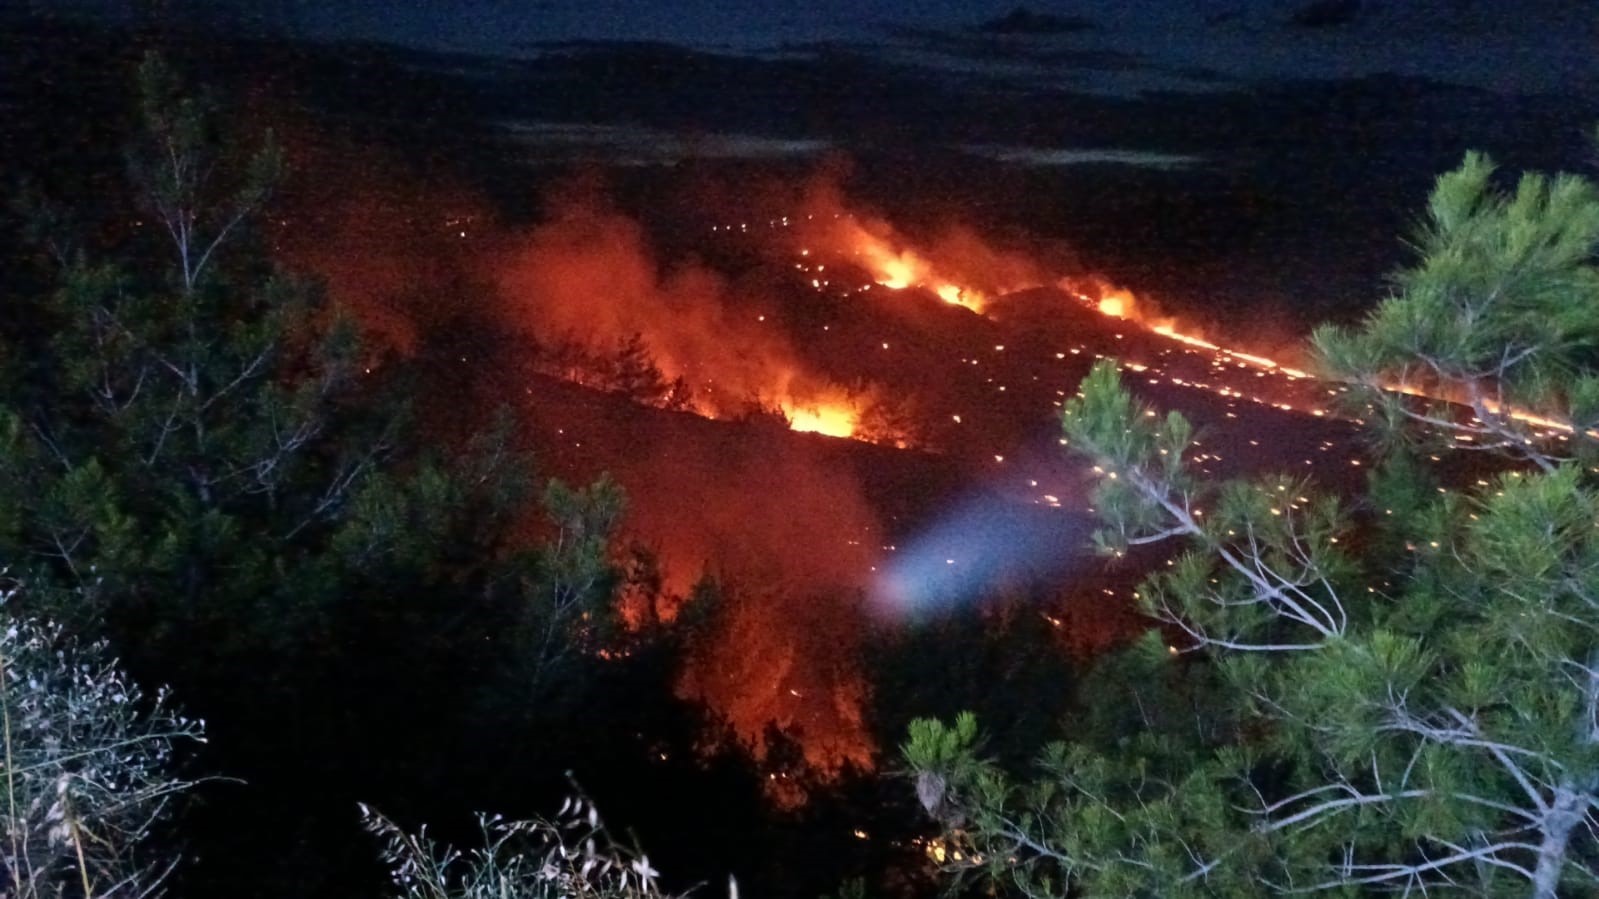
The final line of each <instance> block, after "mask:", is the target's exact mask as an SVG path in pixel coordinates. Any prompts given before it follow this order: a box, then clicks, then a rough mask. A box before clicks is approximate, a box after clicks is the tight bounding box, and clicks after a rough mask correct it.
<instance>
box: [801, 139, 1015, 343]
mask: <svg viewBox="0 0 1599 899" xmlns="http://www.w3.org/2000/svg"><path fill="white" fill-rule="evenodd" d="M799 208H800V214H798V215H796V216H795V217H794V221H795V224H796V227H795V229H794V236H795V238H796V239H797V241H798V243H799V245H800V247H801V249H802V250H804V251H806V252H807V253H808V252H810V251H813V250H814V251H815V252H816V253H817V254H818V255H819V257H821V258H825V259H830V260H834V261H836V262H841V263H844V264H848V265H853V266H856V267H859V268H861V269H863V270H864V271H865V272H866V273H867V274H868V275H869V276H870V277H871V278H872V279H873V280H874V281H876V282H877V283H878V284H881V285H883V286H885V287H888V288H890V289H893V290H900V289H904V288H908V287H916V288H921V289H923V290H927V291H930V292H931V293H933V294H935V295H937V296H938V297H939V298H940V299H942V300H944V301H945V302H948V303H953V304H955V305H959V306H965V307H966V308H968V309H971V310H972V311H974V312H981V311H983V308H984V307H985V306H986V305H987V303H988V300H989V299H990V298H992V297H994V296H998V295H1000V294H1003V293H1010V292H1013V291H1017V290H1024V289H1027V288H1029V287H1036V286H1039V285H1040V284H1043V283H1045V281H1046V279H1045V276H1044V272H1043V269H1042V268H1041V267H1040V266H1039V264H1038V263H1037V262H1036V261H1035V260H1034V259H1033V258H1031V257H1029V256H1028V255H1026V254H1024V253H1021V252H1014V251H1007V250H1002V249H999V248H996V247H995V246H993V245H992V244H990V243H989V242H987V241H985V240H983V239H982V238H981V237H979V236H978V235H977V233H976V232H975V231H972V230H971V229H970V228H968V227H966V226H964V225H962V224H960V223H959V222H945V223H940V225H939V226H938V228H937V230H936V231H935V232H934V233H933V234H932V236H931V237H930V238H928V239H926V240H921V241H918V240H915V239H913V238H912V237H910V236H908V235H906V234H904V233H902V232H901V231H900V230H899V229H897V228H895V227H894V226H893V225H892V224H890V223H889V222H888V221H887V220H886V219H884V218H882V217H880V216H877V215H874V214H872V213H869V212H866V211H864V210H860V209H857V208H854V207H852V206H851V204H849V203H848V202H847V201H846V199H845V196H844V192H843V190H842V188H841V187H840V185H839V183H838V181H837V175H836V174H835V173H833V172H831V171H824V172H822V173H820V174H819V175H817V176H816V177H815V178H813V179H812V180H811V181H810V183H809V185H808V187H807V189H806V191H805V195H804V197H803V199H802V200H801V201H800V204H799Z"/></svg>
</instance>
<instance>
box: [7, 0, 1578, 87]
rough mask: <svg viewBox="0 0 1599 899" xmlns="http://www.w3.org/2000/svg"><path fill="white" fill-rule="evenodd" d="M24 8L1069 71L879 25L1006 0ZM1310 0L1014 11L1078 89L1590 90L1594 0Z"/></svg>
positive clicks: (1012, 73) (1211, 0)
mask: <svg viewBox="0 0 1599 899" xmlns="http://www.w3.org/2000/svg"><path fill="white" fill-rule="evenodd" d="M24 2H32V3H33V5H34V6H35V7H41V6H44V5H48V6H50V7H51V8H53V9H55V10H67V9H75V10H82V11H93V12H94V13H95V14H98V15H110V16H113V17H125V16H127V15H130V14H131V13H130V12H129V11H130V10H132V9H135V8H138V7H141V6H146V7H147V6H151V5H156V6H164V7H166V8H167V9H168V10H170V11H172V12H171V14H173V15H182V16H185V17H194V18H209V19H212V20H215V21H223V20H227V21H230V22H238V21H241V20H242V21H247V22H250V23H252V27H262V26H267V27H274V28H283V27H287V28H291V29H292V30H294V31H295V32H296V33H298V34H301V35H304V36H308V37H314V38H321V39H343V38H360V39H371V40H379V41H384V42H393V43H400V44H406V45H411V46H421V47H428V48H433V49H450V50H460V51H467V52H473V53H491V54H511V55H518V54H525V53H528V52H530V51H529V45H530V44H536V43H537V42H540V41H551V40H566V39H594V40H652V41H665V42H671V43H678V44H683V45H688V46H695V47H702V48H715V49H721V50H730V51H736V52H750V51H761V50H769V49H771V48H775V47H779V46H781V45H784V44H796V43H806V42H813V41H833V42H846V43H849V44H851V45H853V46H855V47H857V48H862V47H865V48H869V49H876V50H879V51H881V52H883V53H885V54H895V55H897V56H900V57H903V58H904V59H905V61H906V62H907V64H910V65H917V66H928V67H933V68H938V67H946V68H955V69H959V70H960V71H963V72H967V73H971V74H985V73H988V74H1000V75H1004V76H1008V77H1018V76H1019V77H1037V78H1051V77H1053V78H1060V77H1062V76H1063V75H1064V74H1069V75H1071V76H1073V77H1077V76H1080V75H1081V74H1082V73H1081V72H1079V71H1075V70H1072V69H1071V67H1070V66H1069V65H1066V66H1062V65H1061V64H1060V63H1058V62H1057V63H1055V64H1053V65H1051V66H1048V67H1039V66H1036V65H1029V64H1027V63H1025V62H1022V63H1018V62H1017V60H1015V59H1013V58H1007V59H1005V60H992V61H988V62H987V63H986V64H985V61H983V60H973V59H971V58H969V57H968V58H962V59H960V60H951V59H948V58H943V57H942V55H941V54H939V53H938V52H936V51H935V49H934V47H933V46H932V44H931V42H929V41H928V40H926V38H925V37H918V36H914V35H909V34H906V33H905V32H904V31H903V30H895V28H894V26H911V27H914V28H935V29H956V28H959V27H961V26H963V25H967V24H970V23H974V22H978V21H981V20H983V19H985V18H990V17H993V16H997V15H1001V14H1003V13H1004V12H1006V11H1008V10H1009V9H1012V8H1014V7H1015V6H1016V5H1017V4H1018V2H1019V0H975V2H974V0H805V2H777V0H768V2H732V0H24ZM1307 2H1310V0H1289V2H1284V0H1034V2H1031V3H1029V4H1027V5H1028V7H1029V8H1030V9H1034V10H1038V11H1041V12H1048V13H1054V14H1058V15H1071V16H1082V17H1084V18H1087V19H1089V20H1091V21H1093V22H1094V23H1095V24H1096V25H1098V26H1100V27H1098V28H1095V29H1092V30H1089V31H1085V32H1082V33H1079V34H1075V35H1070V36H1065V37H1061V38H1056V39H1054V40H1056V41H1058V42H1059V45H1060V46H1062V47H1065V48H1068V49H1071V50H1087V51H1101V50H1112V51H1116V52H1118V53H1124V54H1131V56H1132V59H1133V61H1134V62H1135V64H1134V65H1132V66H1130V67H1128V68H1126V69H1124V70H1123V71H1122V73H1121V74H1119V75H1118V74H1114V73H1106V72H1103V71H1098V70H1096V72H1095V73H1094V79H1095V80H1094V81H1093V83H1092V84H1091V85H1090V87H1091V89H1097V90H1106V91H1113V92H1129V91H1137V90H1142V89H1148V88H1176V89H1184V88H1193V89H1200V88H1201V87H1202V86H1201V85H1200V84H1199V83H1197V82H1191V80H1188V79H1185V78H1184V77H1183V76H1182V75H1181V73H1182V72H1184V71H1187V70H1192V69H1195V68H1202V69H1207V70H1212V71H1214V72H1216V73H1219V74H1221V75H1223V76H1225V77H1229V78H1236V79H1242V80H1251V79H1256V78H1276V77H1312V78H1324V77H1339V76H1345V75H1363V74H1371V73H1386V72H1392V73H1398V74H1404V75H1418V76H1425V77H1432V78H1437V79H1440V80H1445V81H1451V82H1457V83H1465V84H1472V85H1476V86H1482V87H1488V88H1491V89H1496V90H1501V91H1505V92H1508V93H1519V92H1551V93H1570V92H1579V93H1590V92H1594V91H1596V90H1599V74H1596V69H1599V62H1596V60H1599V52H1596V49H1595V48H1596V47H1599V4H1594V3H1591V2H1589V3H1584V2H1577V0H1515V2H1501V0H1388V2H1382V3H1378V2H1374V0H1367V2H1366V3H1365V4H1364V6H1365V9H1366V12H1365V14H1364V15H1363V16H1362V17H1361V18H1360V19H1359V20H1357V21H1356V23H1355V24H1354V25H1352V26H1349V27H1345V28H1335V29H1296V28H1289V27H1286V26H1285V24H1284V23H1285V21H1286V20H1287V19H1288V18H1289V17H1290V16H1291V15H1292V13H1293V11H1294V10H1295V9H1298V8H1300V7H1302V6H1304V5H1305V3H1307Z"/></svg>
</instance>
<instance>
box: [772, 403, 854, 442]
mask: <svg viewBox="0 0 1599 899" xmlns="http://www.w3.org/2000/svg"><path fill="white" fill-rule="evenodd" d="M783 414H784V415H786V416H788V426H789V427H790V428H791V429H793V430H795V431H802V432H805V433H812V434H825V435H827V436H828V437H853V436H855V431H856V429H857V428H858V427H859V426H860V418H861V415H860V411H859V410H857V409H856V408H854V407H853V406H851V405H850V404H848V403H845V402H825V403H815V404H810V405H790V404H786V405H784V406H783Z"/></svg>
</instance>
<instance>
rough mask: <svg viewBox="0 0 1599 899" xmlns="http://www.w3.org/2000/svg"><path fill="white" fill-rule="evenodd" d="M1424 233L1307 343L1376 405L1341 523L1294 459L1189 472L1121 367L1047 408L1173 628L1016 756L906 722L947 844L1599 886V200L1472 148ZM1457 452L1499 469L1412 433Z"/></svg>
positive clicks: (1044, 870) (1199, 865) (1324, 881)
mask: <svg viewBox="0 0 1599 899" xmlns="http://www.w3.org/2000/svg"><path fill="white" fill-rule="evenodd" d="M1419 249H1420V251H1421V254H1422V259H1421V261H1420V262H1419V263H1418V264H1417V265H1416V266H1415V267H1413V268H1411V269H1409V270H1407V271H1405V272H1403V273H1401V275H1400V276H1399V278H1398V279H1397V282H1396V283H1397V287H1398V291H1397V293H1396V294H1395V295H1394V296H1393V297H1391V298H1389V299H1388V300H1386V301H1385V302H1384V303H1383V304H1381V305H1380V306H1379V307H1378V308H1377V310H1376V311H1375V312H1373V313H1372V315H1371V316H1370V317H1369V318H1368V319H1367V321H1366V322H1365V323H1364V324H1363V325H1362V326H1361V327H1360V328H1359V329H1356V330H1339V329H1331V328H1326V329H1322V330H1319V331H1318V332H1317V333H1316V335H1315V338H1314V345H1315V349H1316V351H1317V353H1318V354H1319V355H1320V358H1321V367H1322V368H1323V370H1325V371H1328V372H1332V373H1335V374H1337V375H1338V376H1340V377H1342V378H1345V379H1347V380H1349V381H1351V382H1352V383H1355V384H1357V385H1362V386H1363V387H1364V388H1365V393H1364V394H1363V395H1362V400H1363V401H1365V402H1370V403H1374V404H1377V405H1378V406H1379V407H1380V408H1379V412H1380V414H1379V415H1377V416H1375V422H1376V425H1377V428H1378V431H1379V433H1378V434H1377V435H1376V437H1377V443H1378V449H1379V452H1380V453H1381V455H1382V459H1381V464H1379V466H1378V467H1377V469H1376V472H1375V473H1374V475H1373V476H1372V479H1371V483H1370V489H1369V491H1368V492H1367V493H1366V495H1365V496H1363V497H1362V498H1361V501H1360V502H1359V503H1357V504H1356V505H1355V508H1356V509H1357V511H1358V512H1359V515H1358V516H1357V517H1352V516H1351V515H1350V514H1349V513H1347V512H1346V511H1344V509H1343V508H1342V507H1341V504H1340V503H1338V502H1337V501H1335V500H1334V499H1333V498H1331V497H1328V496H1324V495H1322V494H1320V493H1319V492H1318V491H1317V489H1316V487H1315V485H1313V484H1309V483H1306V482H1303V481H1298V480H1293V479H1287V478H1280V477H1277V478H1273V477H1267V478H1259V479H1254V480H1247V481H1233V482H1226V483H1210V482H1206V481H1205V480H1203V479H1201V478H1199V477H1197V476H1195V475H1194V474H1193V473H1192V471H1190V470H1189V468H1188V467H1187V465H1186V464H1185V462H1184V460H1183V453H1184V450H1185V449H1186V448H1187V447H1188V446H1190V445H1192V434H1191V431H1190V428H1189V427H1188V425H1187V424H1186V422H1184V421H1183V420H1182V419H1181V417H1180V416H1177V415H1175V414H1173V415H1170V416H1166V417H1164V418H1162V417H1161V416H1159V415H1157V414H1155V413H1154V411H1153V410H1151V409H1148V408H1146V407H1145V406H1143V405H1142V404H1140V403H1139V402H1138V401H1137V400H1136V399H1134V397H1133V396H1132V394H1131V393H1130V392H1129V391H1128V390H1127V389H1125V388H1124V387H1123V386H1122V385H1121V383H1120V381H1119V379H1118V376H1117V373H1116V372H1117V369H1116V366H1115V364H1114V363H1112V362H1109V361H1106V362H1102V363H1100V364H1099V365H1096V367H1095V368H1094V370H1093V371H1092V372H1091V374H1090V375H1089V377H1088V379H1087V380H1085V382H1084V383H1083V386H1082V390H1081V393H1080V395H1079V396H1078V398H1076V399H1074V400H1072V401H1071V402H1069V403H1067V405H1066V408H1065V412H1064V428H1065V433H1066V435H1067V437H1068V439H1069V442H1070V445H1071V446H1072V448H1073V449H1075V450H1076V451H1078V452H1080V453H1084V454H1086V455H1088V456H1089V457H1091V458H1092V459H1093V461H1094V462H1095V463H1096V464H1097V466H1098V469H1097V470H1098V471H1099V472H1100V473H1101V474H1102V481H1101V485H1100V488H1099V495H1098V499H1097V503H1096V505H1097V506H1098V507H1099V508H1100V509H1101V510H1102V518H1103V519H1104V528H1103V529H1102V531H1101V532H1100V535H1099V540H1100V542H1101V544H1102V545H1103V546H1104V547H1105V548H1106V549H1107V550H1109V551H1112V552H1119V551H1121V550H1122V549H1124V548H1125V547H1127V546H1129V545H1137V544H1141V543H1152V542H1157V541H1168V540H1179V541H1182V542H1183V543H1184V549H1185V551H1184V552H1183V553H1182V554H1181V555H1179V556H1178V557H1177V558H1176V559H1175V560H1174V561H1173V563H1172V564H1171V565H1170V566H1169V567H1167V568H1166V569H1164V570H1162V571H1159V572H1157V573H1156V574H1154V575H1153V576H1151V577H1150V578H1149V579H1148V580H1147V581H1146V582H1145V583H1144V584H1143V585H1142V586H1141V587H1140V588H1139V591H1138V593H1139V597H1140V602H1141V603H1142V605H1143V608H1144V609H1145V611H1146V612H1148V613H1149V614H1150V615H1151V616H1153V617H1154V618H1155V619H1157V620H1158V621H1159V622H1160V624H1161V625H1162V627H1163V628H1164V630H1165V633H1166V634H1167V635H1170V636H1166V637H1163V636H1162V635H1161V634H1159V633H1151V634H1150V636H1149V638H1148V639H1146V640H1145V641H1143V642H1142V643H1141V644H1140V645H1139V646H1138V647H1135V648H1134V649H1132V650H1129V651H1128V652H1127V653H1126V654H1124V656H1123V657H1122V660H1120V661H1118V662H1117V663H1116V664H1115V665H1114V666H1112V667H1111V668H1110V669H1108V670H1110V671H1112V672H1115V674H1116V675H1117V676H1119V677H1126V678H1129V679H1132V680H1133V681H1135V682H1137V683H1138V684H1139V686H1138V687H1136V688H1133V693H1134V696H1133V698H1132V703H1131V705H1132V707H1134V708H1136V710H1137V711H1136V713H1133V712H1131V711H1128V704H1126V703H1122V704H1116V702H1117V696H1118V691H1117V690H1116V689H1112V690H1109V691H1107V693H1108V698H1107V699H1106V700H1105V701H1106V702H1108V703H1112V704H1113V707H1112V709H1111V710H1110V711H1106V712H1101V713H1098V714H1094V715H1090V716H1089V718H1088V720H1087V721H1085V722H1084V723H1085V725H1086V726H1085V728H1084V729H1083V732H1082V733H1081V734H1080V735H1079V737H1078V738H1077V739H1075V740H1074V741H1073V742H1072V743H1071V744H1063V745H1058V746H1055V747H1052V748H1050V749H1049V750H1047V751H1046V752H1045V753H1044V754H1043V755H1042V757H1041V758H1040V760H1039V762H1038V766H1037V768H1036V772H1035V773H1033V774H1032V775H1030V776H1029V777H1026V778H1012V777H1010V776H1008V775H1006V774H1005V773H1003V772H1002V771H1000V769H999V768H997V767H996V766H995V765H994V764H993V763H992V762H990V761H988V760H987V759H986V757H985V756H984V754H983V753H981V752H980V749H979V743H980V739H981V738H980V735H979V734H978V732H977V730H976V728H975V722H974V721H972V720H971V719H970V718H961V719H959V720H957V722H956V724H955V725H954V726H953V727H950V726H946V725H940V724H938V723H937V722H927V721H922V722H918V723H917V724H916V725H914V726H913V729H912V732H911V739H910V741H909V742H908V743H907V744H906V746H905V747H904V749H903V752H904V755H905V758H906V760H907V761H908V762H909V763H910V765H911V768H912V770H913V771H914V772H915V773H916V775H917V783H918V789H919V793H920V795H921V796H922V798H923V802H924V805H926V806H927V808H928V809H929V810H930V811H931V812H932V813H933V814H934V815H935V817H937V818H938V819H939V820H940V821H941V822H942V823H943V825H944V828H945V834H944V839H945V840H946V841H947V842H948V845H949V846H950V847H951V848H950V849H949V851H948V853H947V859H954V860H956V862H957V864H956V865H955V867H958V868H961V869H964V870H966V871H967V872H970V871H972V870H977V869H980V870H982V871H983V872H984V873H985V874H986V875H987V876H989V877H991V878H995V879H997V880H999V881H1002V882H1004V883H1006V884H1009V885H1010V886H1011V887H1013V888H1015V889H1017V890H1018V891H1019V892H1021V893H1022V894H1024V895H1028V896H1045V895H1055V896H1058V895H1062V894H1063V893H1065V892H1066V891H1067V890H1068V889H1069V890H1070V891H1071V892H1073V893H1074V894H1081V895H1087V896H1190V895H1192V896H1257V895H1261V894H1262V893H1296V892H1333V893H1337V894H1340V895H1365V894H1367V893H1368V892H1370V893H1376V892H1392V891H1406V892H1409V891H1427V892H1429V893H1430V892H1452V893H1463V894H1471V895H1487V896H1500V895H1527V894H1529V893H1530V894H1531V895H1534V896H1537V897H1540V899H1553V897H1555V896H1557V895H1578V894H1586V893H1585V892H1584V891H1589V892H1591V891H1592V889H1593V888H1594V887H1595V885H1596V883H1599V864H1596V863H1595V861H1594V860H1595V858H1599V842H1596V841H1595V836H1594V834H1595V832H1596V831H1599V821H1596V819H1595V817H1594V809H1596V808H1599V640H1596V638H1595V634H1596V633H1599V527H1596V524H1595V523H1596V522H1599V490H1596V481H1595V478H1594V477H1593V469H1592V468H1589V467H1587V465H1586V463H1587V462H1588V461H1589V458H1588V453H1589V451H1590V450H1591V445H1592V444H1593V443H1594V442H1596V440H1599V434H1595V433H1592V432H1591V429H1592V427H1593V424H1594V423H1595V419H1594V418H1593V417H1592V415H1593V410H1594V409H1596V408H1599V405H1596V403H1595V397H1596V396H1599V391H1596V389H1595V383H1596V379H1599V364H1596V363H1599V357H1596V356H1595V355H1594V349H1595V339H1596V337H1599V272H1596V270H1595V268H1594V267H1593V262H1594V259H1595V251H1596V250H1599V192H1596V191H1595V189H1594V187H1593V186H1592V185H1591V184H1589V183H1588V182H1586V181H1584V180H1583V179H1580V178H1575V177H1571V176H1558V177H1554V178H1545V177H1542V176H1535V175H1529V176H1525V177H1523V178H1522V179H1521V181H1520V182H1519V185H1518V187H1517V189H1516V190H1514V191H1512V192H1508V193H1506V192H1502V191H1499V190H1497V189H1496V188H1495V187H1494V179H1493V170H1492V167H1491V166H1490V165H1489V164H1488V162H1487V161H1486V160H1485V159H1484V158H1482V157H1479V156H1475V155H1473V156H1470V157H1468V158H1467V160H1466V163H1465V165H1464V166H1462V168H1461V169H1460V170H1458V171H1456V172H1454V173H1451V174H1449V175H1446V176H1444V177H1443V178H1441V179H1440V180H1439V183H1438V187H1437V189H1436V190H1435V192H1434V195H1433V198H1432V202H1431V204H1430V206H1429V217H1428V225H1427V228H1426V229H1425V230H1424V232H1423V234H1422V236H1421V238H1420V240H1419ZM1382 387H1397V388H1401V389H1403V390H1406V391H1412V392H1420V393H1424V394H1427V395H1428V396H1429V397H1431V398H1419V397H1416V396H1407V395H1402V394H1398V393H1387V392H1383V391H1382V390H1380V389H1379V388H1382ZM1448 401H1458V402H1463V403H1464V404H1465V405H1466V409H1465V411H1464V412H1462V410H1461V408H1460V407H1458V406H1452V405H1450V403H1449V402H1448ZM1529 412H1530V413H1535V414H1536V415H1538V416H1542V418H1543V419H1544V420H1541V421H1535V420H1533V419H1531V418H1529V417H1528V415H1527V413H1529ZM1449 447H1457V448H1461V449H1462V450H1465V449H1478V450H1492V451H1494V452H1495V454H1496V456H1497V457H1500V458H1502V459H1504V460H1508V463H1509V464H1506V463H1505V462H1501V463H1500V468H1501V470H1500V473H1499V474H1497V475H1493V476H1491V477H1487V478H1483V479H1482V480H1480V481H1479V482H1478V483H1479V487H1478V489H1475V490H1472V491H1462V490H1458V489H1445V490H1442V491H1440V490H1439V489H1438V488H1437V485H1435V484H1434V483H1432V481H1431V479H1430V478H1429V477H1428V476H1426V475H1425V474H1424V473H1422V472H1421V471H1420V468H1419V466H1417V464H1416V463H1415V461H1414V459H1415V455H1414V453H1415V452H1416V451H1417V450H1425V451H1427V452H1434V453H1436V452H1443V451H1446V448H1449ZM1524 462H1530V463H1532V465H1533V466H1536V470H1534V471H1531V472H1529V471H1527V470H1524V469H1525V468H1526V466H1525V465H1522V466H1519V467H1518V466H1517V465H1516V463H1524ZM1445 486H1446V487H1447V485H1445ZM1356 547H1358V549H1355V548H1356ZM1168 639H1171V640H1174V642H1173V643H1172V644H1171V645H1166V644H1167V640H1168ZM1173 666H1182V667H1181V670H1182V675H1181V676H1182V678H1183V680H1184V683H1183V685H1182V687H1181V688H1174V687H1171V686H1170V684H1171V682H1172V680H1173V677H1172V676H1171V675H1169V674H1168V675H1166V676H1162V675H1161V674H1159V673H1158V671H1159V670H1160V667H1165V668H1166V669H1167V670H1168V671H1172V670H1173ZM1095 683H1097V684H1099V685H1100V688H1101V689H1103V688H1104V685H1105V683H1106V682H1105V681H1103V680H1101V681H1097V682H1095ZM1091 688H1092V686H1091V685H1090V686H1087V687H1085V689H1091ZM1121 689H1122V690H1126V689H1129V688H1127V687H1123V688H1121ZM929 800H932V801H929Z"/></svg>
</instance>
